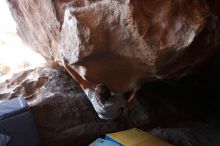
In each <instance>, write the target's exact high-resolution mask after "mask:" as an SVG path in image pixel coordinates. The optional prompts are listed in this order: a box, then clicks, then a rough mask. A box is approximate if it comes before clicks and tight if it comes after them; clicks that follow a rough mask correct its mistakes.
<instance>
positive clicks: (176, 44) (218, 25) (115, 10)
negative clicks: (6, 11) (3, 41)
mask: <svg viewBox="0 0 220 146" xmlns="http://www.w3.org/2000/svg"><path fill="white" fill-rule="evenodd" d="M8 3H9V7H10V10H11V12H12V15H13V17H14V19H15V21H16V22H17V28H18V33H19V35H20V36H21V37H22V38H23V40H24V41H25V42H27V44H29V45H30V46H31V47H32V48H33V49H35V51H37V52H39V53H40V54H42V55H43V56H44V57H45V58H46V59H47V60H48V61H52V62H59V63H60V62H61V60H62V58H66V59H67V60H68V61H69V63H71V64H73V63H74V64H75V67H76V68H77V67H79V66H83V67H84V68H85V69H86V72H84V73H85V77H86V78H87V79H88V80H90V81H91V82H93V83H97V82H102V83H105V84H106V85H107V86H109V87H110V88H111V89H112V90H113V91H124V90H128V89H130V88H132V87H133V86H135V85H136V84H137V81H138V80H140V79H142V80H146V81H149V80H151V79H158V78H159V79H161V78H162V79H163V78H170V77H172V78H173V77H178V78H179V77H182V76H184V75H186V74H188V73H190V72H192V71H194V70H196V68H197V67H199V66H200V65H201V63H202V62H203V61H204V60H206V59H207V58H208V57H210V56H211V55H212V54H213V53H214V52H215V51H216V49H217V48H218V47H219V43H220V40H219V38H220V22H219V16H220V13H219V9H218V6H219V2H218V1H217V0H210V1H202V0H193V1H192V0H178V1H176V0H166V1H164V0H155V1H152V0H90V1H89V0H40V1H36V0H19V1H18V0H8ZM84 71H85V70H84Z"/></svg>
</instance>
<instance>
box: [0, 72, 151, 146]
mask: <svg viewBox="0 0 220 146" xmlns="http://www.w3.org/2000/svg"><path fill="white" fill-rule="evenodd" d="M16 96H23V97H25V99H26V100H27V101H28V104H29V105H30V108H31V111H32V113H33V116H34V120H35V122H36V125H37V128H38V131H39V134H40V138H41V142H42V145H43V146H51V145H53V146H63V145H76V146H84V145H89V143H91V141H93V140H94V139H96V138H97V137H99V136H102V135H104V134H105V133H109V132H113V131H118V130H122V129H126V128H131V127H140V126H144V125H146V124H148V123H149V119H148V116H147V114H146V113H145V112H144V110H143V109H142V108H141V106H140V104H139V103H138V102H136V103H135V104H134V106H133V108H132V110H131V111H130V112H127V113H126V114H122V115H121V116H120V117H119V118H118V119H116V120H114V121H104V120H100V119H99V118H98V116H97V113H96V112H95V110H94V109H93V106H92V105H91V104H90V102H89V100H88V99H87V98H86V96H85V94H84V93H83V91H82V90H81V88H80V87H79V86H78V84H76V82H75V81H74V80H73V79H71V77H70V76H69V75H67V74H65V72H62V71H57V70H54V69H51V68H37V69H34V70H28V71H25V72H22V73H19V74H17V75H16V76H14V77H13V79H12V80H9V81H7V82H5V83H4V84H0V102H1V101H3V100H6V99H11V98H14V97H16Z"/></svg>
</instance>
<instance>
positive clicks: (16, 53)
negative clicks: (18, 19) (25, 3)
mask: <svg viewBox="0 0 220 146" xmlns="http://www.w3.org/2000/svg"><path fill="white" fill-rule="evenodd" d="M0 18H1V23H0V82H4V81H5V80H6V79H10V78H11V77H12V75H13V74H15V73H18V72H21V71H24V70H27V69H30V68H35V67H37V66H42V65H43V64H44V63H45V60H44V58H43V57H42V56H41V55H40V54H38V53H36V52H34V51H32V50H31V49H30V48H29V47H28V46H27V45H26V44H25V43H24V42H23V41H22V40H21V38H20V37H19V36H18V34H17V30H16V23H15V21H14V19H13V18H12V15H11V12H10V10H9V8H8V4H7V2H6V1H5V0H1V1H0Z"/></svg>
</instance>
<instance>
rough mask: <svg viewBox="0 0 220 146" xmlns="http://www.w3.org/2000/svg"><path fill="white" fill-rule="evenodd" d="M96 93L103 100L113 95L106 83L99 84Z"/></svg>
mask: <svg viewBox="0 0 220 146" xmlns="http://www.w3.org/2000/svg"><path fill="white" fill-rule="evenodd" d="M95 95H96V97H97V98H98V99H99V100H100V101H101V102H104V101H106V100H108V99H109V98H110V97H111V92H110V90H109V89H108V87H106V86H105V85H104V84H98V85H96V87H95Z"/></svg>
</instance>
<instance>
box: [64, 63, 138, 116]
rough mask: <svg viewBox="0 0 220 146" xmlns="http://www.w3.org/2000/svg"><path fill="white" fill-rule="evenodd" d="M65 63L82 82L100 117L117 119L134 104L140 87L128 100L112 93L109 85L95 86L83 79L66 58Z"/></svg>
mask: <svg viewBox="0 0 220 146" xmlns="http://www.w3.org/2000/svg"><path fill="white" fill-rule="evenodd" d="M63 65H64V67H65V69H66V70H67V71H68V72H69V74H70V75H71V76H72V77H73V78H74V79H75V80H76V81H77V82H78V83H79V84H80V86H81V87H82V89H83V90H84V92H85V94H86V95H87V97H88V98H89V100H90V102H91V103H92V105H93V107H94V109H95V111H96V112H97V114H98V116H99V118H101V119H104V120H111V119H115V118H117V117H118V116H119V115H121V114H122V112H123V109H124V108H128V109H129V108H130V107H131V105H132V104H133V102H134V99H135V97H136V94H137V91H138V89H139V88H135V89H134V91H133V93H132V95H131V96H130V98H129V100H128V101H126V100H125V99H124V98H123V97H122V96H114V95H112V94H111V92H110V90H109V89H108V87H106V86H105V85H103V84H97V85H96V86H95V88H93V87H92V86H91V85H90V84H89V82H88V81H86V80H85V79H83V78H82V77H81V76H80V75H79V74H78V73H77V72H76V71H75V70H74V69H73V68H72V67H70V66H69V65H68V63H67V61H66V60H64V61H63Z"/></svg>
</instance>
